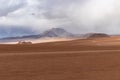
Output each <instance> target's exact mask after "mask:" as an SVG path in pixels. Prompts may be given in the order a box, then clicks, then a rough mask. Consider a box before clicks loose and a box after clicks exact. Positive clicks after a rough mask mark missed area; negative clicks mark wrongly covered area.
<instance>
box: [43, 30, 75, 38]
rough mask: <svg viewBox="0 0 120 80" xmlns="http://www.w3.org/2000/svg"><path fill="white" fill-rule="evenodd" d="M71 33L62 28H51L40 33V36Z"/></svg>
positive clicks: (58, 35) (64, 35)
mask: <svg viewBox="0 0 120 80" xmlns="http://www.w3.org/2000/svg"><path fill="white" fill-rule="evenodd" d="M72 36H74V35H73V34H72V33H70V32H67V31H66V30H64V29H62V28H52V29H50V30H47V31H45V32H43V33H42V37H72Z"/></svg>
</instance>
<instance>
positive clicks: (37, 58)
mask: <svg viewBox="0 0 120 80" xmlns="http://www.w3.org/2000/svg"><path fill="white" fill-rule="evenodd" d="M119 74H120V37H119V36H116V37H108V38H95V39H77V40H72V41H60V42H49V43H37V44H28V45H26V44H25V45H24V44H22V45H20V44H1V45H0V80H120V76H119Z"/></svg>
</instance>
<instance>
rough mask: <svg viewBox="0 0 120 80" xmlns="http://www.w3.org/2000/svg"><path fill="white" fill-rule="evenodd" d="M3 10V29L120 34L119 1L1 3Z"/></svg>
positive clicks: (2, 0)
mask: <svg viewBox="0 0 120 80" xmlns="http://www.w3.org/2000/svg"><path fill="white" fill-rule="evenodd" d="M3 4H4V5H3ZM0 6H1V7H2V8H0V16H1V17H0V25H6V26H12V25H13V26H23V27H28V28H31V29H33V30H35V31H38V32H39V31H42V30H45V29H47V28H52V27H64V28H67V29H68V30H71V31H73V32H78V33H86V32H106V33H114V34H115V33H120V28H119V25H120V10H119V7H120V1H119V0H9V1H6V0H0Z"/></svg>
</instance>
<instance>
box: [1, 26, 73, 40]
mask: <svg viewBox="0 0 120 80" xmlns="http://www.w3.org/2000/svg"><path fill="white" fill-rule="evenodd" d="M45 37H49V38H52V37H59V38H64V37H65V38H67V37H74V34H72V33H70V32H67V31H66V30H64V29H62V28H52V29H50V30H47V31H45V32H43V33H42V34H38V35H28V36H21V37H19V36H18V37H6V38H2V39H1V40H13V39H37V38H45Z"/></svg>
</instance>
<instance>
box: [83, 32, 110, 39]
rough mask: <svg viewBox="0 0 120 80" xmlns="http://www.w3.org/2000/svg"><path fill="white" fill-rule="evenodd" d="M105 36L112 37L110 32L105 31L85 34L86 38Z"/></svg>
mask: <svg viewBox="0 0 120 80" xmlns="http://www.w3.org/2000/svg"><path fill="white" fill-rule="evenodd" d="M104 37H110V36H109V35H108V34H104V33H89V34H85V35H84V38H87V39H92V38H104Z"/></svg>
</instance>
